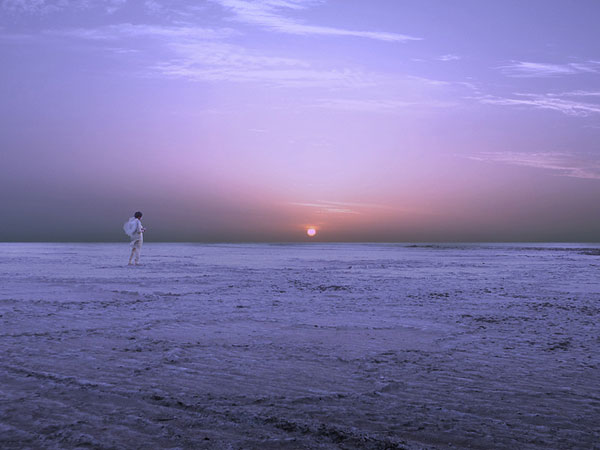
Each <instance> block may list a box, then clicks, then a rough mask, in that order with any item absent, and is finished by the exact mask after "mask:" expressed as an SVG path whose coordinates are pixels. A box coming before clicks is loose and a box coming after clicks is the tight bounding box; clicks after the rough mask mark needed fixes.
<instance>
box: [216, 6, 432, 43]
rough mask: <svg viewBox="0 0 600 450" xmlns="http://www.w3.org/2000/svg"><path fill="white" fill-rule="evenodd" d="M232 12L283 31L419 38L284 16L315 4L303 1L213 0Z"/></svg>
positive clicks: (389, 39) (237, 17)
mask: <svg viewBox="0 0 600 450" xmlns="http://www.w3.org/2000/svg"><path fill="white" fill-rule="evenodd" d="M212 1H213V2H215V3H218V4H220V5H221V6H222V7H224V8H225V9H227V10H228V11H230V12H231V13H233V16H234V19H235V20H237V21H239V22H243V23H247V24H252V25H257V26H259V27H261V28H264V29H267V30H271V31H275V32H279V33H286V34H296V35H323V36H351V37H359V38H367V39H375V40H379V41H387V42H407V41H416V40H421V38H418V37H414V36H408V35H405V34H398V33H390V32H384V31H357V30H349V29H345V28H336V27H329V26H321V25H310V24H306V23H303V22H301V21H298V20H295V19H292V18H289V17H286V16H285V15H283V13H284V12H290V11H298V10H302V9H306V8H307V7H309V6H312V5H315V4H318V3H320V2H318V1H310V0H308V1H306V0H304V1H302V0H252V1H247V0H212Z"/></svg>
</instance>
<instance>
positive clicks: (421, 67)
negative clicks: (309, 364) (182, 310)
mask: <svg viewBox="0 0 600 450" xmlns="http://www.w3.org/2000/svg"><path fill="white" fill-rule="evenodd" d="M599 16H600V3H599V2H597V1H594V0H582V1H579V2H577V3H572V2H568V1H558V0H550V1H546V0H532V1H530V2H522V1H517V0H506V1H497V2H480V1H475V0H460V1H457V2H452V3H450V2H447V1H443V0H406V1H402V2H398V1H394V0H376V1H371V2H362V1H348V0H346V1H343V0H255V1H245V0H204V1H192V0H176V1H170V2H167V1H163V0H145V1H139V2H133V1H131V0H89V1H85V2H77V1H74V0H56V1H51V0H2V1H0V56H1V58H2V61H3V64H2V67H0V97H1V98H2V102H0V119H1V120H2V124H3V131H2V133H0V149H1V154H0V192H2V194H0V195H1V197H0V198H1V200H2V202H1V203H2V214H1V216H0V217H1V221H0V222H1V223H0V241H2V242H52V241H56V242H73V241H78V242H119V241H123V242H125V241H126V237H125V235H124V233H123V232H122V228H121V227H122V225H123V223H124V222H125V221H126V220H127V218H128V217H130V216H131V215H132V214H133V212H134V211H136V210H141V211H143V212H144V217H143V219H142V221H143V223H144V225H145V226H146V227H147V228H148V232H147V235H146V237H145V239H146V240H147V242H207V243H208V242H214V243H225V242H273V243H277V242H304V241H308V240H309V239H310V238H308V237H307V236H306V229H307V228H308V227H314V228H315V229H316V230H317V235H316V237H315V238H312V239H313V240H314V241H318V242H398V243H425V242H574V243H583V242H600V227H599V224H600V208H599V207H598V199H599V198H600V153H599V152H600V149H599V148H598V142H600V47H599V46H598V42H600V28H599V27H598V26H597V24H596V21H597V18H598V17H599Z"/></svg>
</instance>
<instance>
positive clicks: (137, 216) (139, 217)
mask: <svg viewBox="0 0 600 450" xmlns="http://www.w3.org/2000/svg"><path fill="white" fill-rule="evenodd" d="M133 217H135V218H136V219H141V218H142V213H141V212H140V211H137V212H136V213H135V214H134V215H133Z"/></svg>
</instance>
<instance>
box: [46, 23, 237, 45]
mask: <svg viewBox="0 0 600 450" xmlns="http://www.w3.org/2000/svg"><path fill="white" fill-rule="evenodd" d="M45 34H50V35H58V36H68V37H75V38H80V39H92V40H107V41H114V40H121V39H131V38H155V39H163V40H165V42H172V41H177V40H181V39H188V40H195V41H197V40H215V39H224V38H227V37H231V36H233V35H235V34H237V33H236V32H235V31H234V30H232V29H230V28H204V27H197V26H191V25H145V24H132V23H120V24H114V25H107V26H104V27H97V28H75V29H63V30H48V31H46V32H45ZM130 43H131V42H130Z"/></svg>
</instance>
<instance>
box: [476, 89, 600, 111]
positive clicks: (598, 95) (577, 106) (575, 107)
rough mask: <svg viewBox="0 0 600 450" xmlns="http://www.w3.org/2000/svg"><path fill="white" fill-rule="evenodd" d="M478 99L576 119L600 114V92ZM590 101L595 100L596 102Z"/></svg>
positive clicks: (478, 98)
mask: <svg viewBox="0 0 600 450" xmlns="http://www.w3.org/2000/svg"><path fill="white" fill-rule="evenodd" d="M476 99H477V100H478V101H479V102H481V103H484V104H490V105H500V106H521V107H530V108H535V109H547V110H552V111H557V112H560V113H563V114H566V115H568V116H576V117H587V116H590V115H593V114H600V102H598V100H600V92H592V91H573V92H564V93H548V94H520V93H516V94H514V95H513V96H512V97H497V96H492V95H486V96H481V97H477V98H476ZM590 99H592V100H595V102H594V101H591V100H590ZM596 99H598V100H596Z"/></svg>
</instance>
